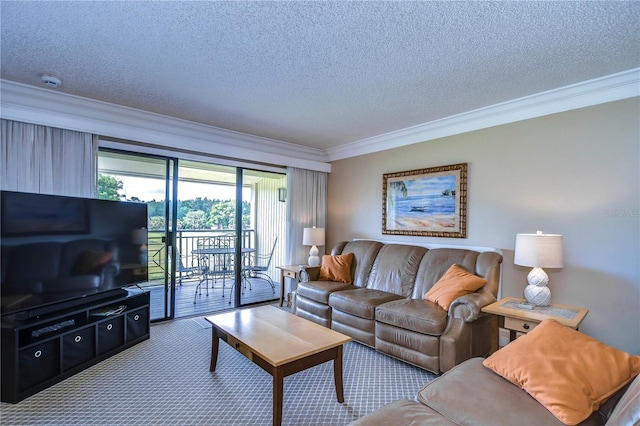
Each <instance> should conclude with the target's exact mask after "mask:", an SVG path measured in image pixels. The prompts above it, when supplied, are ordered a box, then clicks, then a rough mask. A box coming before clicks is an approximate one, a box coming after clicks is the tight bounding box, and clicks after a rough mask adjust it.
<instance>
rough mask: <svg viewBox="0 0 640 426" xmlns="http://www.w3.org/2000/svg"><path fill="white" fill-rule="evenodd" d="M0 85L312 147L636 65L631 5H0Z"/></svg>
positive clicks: (636, 6) (635, 15)
mask: <svg viewBox="0 0 640 426" xmlns="http://www.w3.org/2000/svg"><path fill="white" fill-rule="evenodd" d="M0 7H1V10H0V12H1V28H0V31H1V33H0V36H1V38H0V42H1V59H2V65H1V77H2V78H3V79H6V80H11V81H15V82H19V83H24V84H29V85H40V83H39V75H40V74H41V73H52V74H55V75H57V76H59V77H61V78H62V80H63V86H62V87H61V88H59V89H57V90H59V91H61V92H65V93H69V94H74V95H78V96H83V97H87V98H91V99H97V100H101V101H105V102H110V103H115V104H119V105H124V106H128V107H133V108H138V109H142V110H146V111H151V112H156V113H160V114H165V115H169V116H173V117H178V118H182V119H187V120H191V121H195V122H199V123H204V124H209V125H213V126H218V127H221V128H225V129H230V130H235V131H240V132H245V133H249V134H253V135H258V136H264V137H268V138H272V139H277V140H281V141H286V142H292V143H296V144H301V145H305V146H310V147H316V148H319V149H328V148H333V147H336V146H340V145H342V144H346V143H349V142H354V141H358V140H361V139H364V138H369V137H374V136H377V135H381V134H384V133H388V132H392V131H395V130H400V129H403V128H406V127H410V126H414V125H418V124H422V123H427V122H430V121H433V120H436V119H439V118H443V117H447V116H451V115H455V114H458V113H462V112H465V111H470V110H473V109H476V108H481V107H484V106H489V105H493V104H496V103H500V102H504V101H508V100H511V99H515V98H519V97H523V96H527V95H531V94H535V93H539V92H542V91H546V90H550V89H554V88H558V87H562V86H566V85H569V84H573V83H577V82H581V81H585V80H589V79H592V78H596V77H601V76H605V75H609V74H613V73H616V72H620V71H624V70H628V69H632V68H636V67H639V66H640V3H639V2H637V1H630V2H614V1H606V2H594V1H580V2H409V1H398V2H393V1H391V2H377V1H363V2H360V1H349V2H337V1H332V2H292V1H287V2H280V1H278V2H276V1H261V2H248V1H240V2H236V1H233V2H219V1H216V2H208V1H203V2H129V1H124V2H120V1H108V2H72V1H63V2H45V1H33V2H29V1H20V2H13V1H2V2H1V3H0Z"/></svg>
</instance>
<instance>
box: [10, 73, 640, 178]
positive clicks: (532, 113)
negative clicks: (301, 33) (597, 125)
mask: <svg viewBox="0 0 640 426" xmlns="http://www.w3.org/2000/svg"><path fill="white" fill-rule="evenodd" d="M0 95H1V98H0V99H1V101H2V102H1V104H0V106H1V107H0V117H2V118H6V119H9V120H16V121H24V122H28V123H35V124H40V125H44V126H51V127H60V128H65V129H70V130H77V131H82V132H88V133H94V134H99V135H101V136H106V137H112V138H118V139H125V140H132V141H137V142H143V143H147V144H149V145H151V146H156V147H157V148H159V149H165V150H167V152H170V151H171V150H172V149H173V150H176V151H183V152H184V151H190V152H196V153H197V152H200V153H203V154H209V155H216V156H220V157H228V158H238V159H241V160H245V161H250V162H256V163H263V164H264V163H268V164H273V165H281V166H293V167H299V168H304V169H309V170H318V171H324V172H330V171H331V164H329V162H330V161H336V160H341V159H344V158H349V157H356V156H359V155H365V154H370V153H373V152H378V151H384V150H387V149H392V148H399V147H402V146H406V145H411V144H415V143H420V142H426V141H430V140H434V139H439V138H443V137H447V136H453V135H457V134H461V133H465V132H469V131H473V130H480V129H485V128H489V127H493V126H498V125H502V124H508V123H513V122H517V121H521V120H528V119H531V118H536V117H542V116H545V115H549V114H556V113H559V112H564V111H570V110H573V109H578V108H584V107H588V106H593V105H598V104H603V103H606V102H613V101H617V100H622V99H627V98H632V97H638V96H640V68H634V69H631V70H628V71H624V72H620V73H616V74H611V75H608V76H605V77H600V78H596V79H593V80H588V81H584V82H580V83H576V84H572V85H569V86H564V87H561V88H558V89H554V90H549V91H546V92H542V93H537V94H534V95H531V96H526V97H523V98H519V99H514V100H511V101H507V102H503V103H500V104H496V105H491V106H488V107H485V108H480V109H476V110H473V111H468V112H465V113H462V114H457V115H453V116H450V117H446V118H443V119H440V120H435V121H431V122H428V123H423V124H419V125H416V126H412V127H408V128H405V129H400V130H397V131H394V132H390V133H386V134H382V135H378V136H374V137H371V138H367V139H362V140H359V141H354V142H351V143H347V144H344V145H341V146H338V147H335V148H330V149H328V150H326V151H322V150H319V149H314V148H310V147H305V146H302V145H297V144H292V143H288V142H283V141H278V140H274V139H268V138H263V137H259V136H253V135H249V134H246V133H240V132H234V131H230V130H226V129H222V128H219V127H214V126H208V125H204V124H199V123H194V122H191V121H187V120H182V119H178V118H174V117H169V116H164V115H160V114H155V113H150V112H146V111H141V110H137V109H134V108H129V107H124V106H120V105H115V104H110V103H107V102H102V101H96V100H92V99H87V98H82V97H79V96H74V95H69V94H65V93H61V92H55V91H52V90H50V89H42V88H38V87H33V86H28V85H24V84H20V83H14V82H11V81H8V80H0Z"/></svg>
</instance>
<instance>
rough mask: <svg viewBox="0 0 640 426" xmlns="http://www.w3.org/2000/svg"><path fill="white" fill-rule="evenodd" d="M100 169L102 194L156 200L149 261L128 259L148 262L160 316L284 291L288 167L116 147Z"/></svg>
mask: <svg viewBox="0 0 640 426" xmlns="http://www.w3.org/2000/svg"><path fill="white" fill-rule="evenodd" d="M98 169H99V184H98V187H99V191H100V197H101V198H111V199H119V200H127V201H138V202H144V203H146V204H147V206H148V215H149V218H148V239H149V243H148V253H149V256H148V258H149V259H148V263H147V265H123V266H124V267H127V268H133V269H134V270H136V268H147V270H148V275H149V280H148V281H147V282H141V283H140V284H139V285H140V286H143V287H145V288H146V289H148V290H149V291H150V292H151V295H152V302H151V303H152V307H151V309H152V320H161V319H167V318H174V317H186V316H202V315H206V314H210V313H211V312H218V311H221V310H225V309H230V308H235V307H238V306H241V305H246V304H253V303H263V302H266V301H270V300H275V299H277V298H279V297H280V279H279V272H278V270H277V268H276V266H278V265H280V264H282V263H283V262H284V253H285V249H284V247H285V224H286V210H285V205H286V204H285V203H286V177H285V175H284V174H283V173H274V172H265V171H258V170H249V169H242V168H237V167H233V166H227V165H217V164H210V163H204V162H198V161H191V160H180V161H178V160H177V159H174V158H166V157H156V156H149V155H140V154H131V153H125V152H121V151H113V150H101V151H100V154H99V161H98ZM237 200H239V201H237ZM137 270H138V271H142V269H137Z"/></svg>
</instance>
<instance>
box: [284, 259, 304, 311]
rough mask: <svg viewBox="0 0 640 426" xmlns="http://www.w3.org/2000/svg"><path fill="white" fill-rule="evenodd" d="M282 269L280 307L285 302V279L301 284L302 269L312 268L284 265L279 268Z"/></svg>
mask: <svg viewBox="0 0 640 426" xmlns="http://www.w3.org/2000/svg"><path fill="white" fill-rule="evenodd" d="M277 268H278V269H280V306H282V303H283V301H284V279H285V278H291V279H293V280H295V281H296V283H298V282H300V275H299V272H300V269H301V268H310V266H309V265H283V266H277Z"/></svg>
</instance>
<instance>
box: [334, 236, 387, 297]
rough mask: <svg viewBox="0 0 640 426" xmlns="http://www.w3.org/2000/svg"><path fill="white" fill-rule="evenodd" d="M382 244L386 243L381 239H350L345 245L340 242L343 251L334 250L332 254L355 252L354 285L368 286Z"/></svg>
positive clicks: (339, 245)
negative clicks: (380, 240)
mask: <svg viewBox="0 0 640 426" xmlns="http://www.w3.org/2000/svg"><path fill="white" fill-rule="evenodd" d="M382 246H384V244H383V243H381V242H379V241H369V240H355V241H349V242H348V243H346V244H344V245H343V244H341V243H339V244H338V247H340V248H341V249H342V251H341V252H339V253H338V252H337V251H333V250H332V251H331V254H347V253H353V254H354V255H355V259H356V260H355V262H353V266H352V267H351V269H352V272H353V273H352V277H353V285H355V286H356V287H366V285H367V280H368V279H369V274H370V273H371V267H372V266H373V261H374V260H375V258H376V256H377V255H378V252H379V251H380V249H381V248H382Z"/></svg>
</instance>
